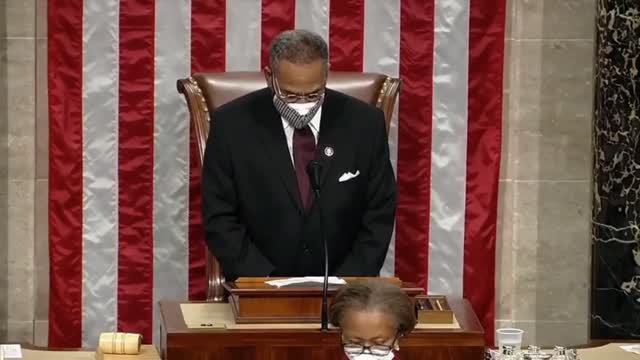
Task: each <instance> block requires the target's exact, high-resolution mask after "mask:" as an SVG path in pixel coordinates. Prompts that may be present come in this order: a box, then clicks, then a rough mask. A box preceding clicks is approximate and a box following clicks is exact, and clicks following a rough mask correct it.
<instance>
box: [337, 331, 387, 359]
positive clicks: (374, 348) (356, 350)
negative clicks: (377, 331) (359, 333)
mask: <svg viewBox="0 0 640 360" xmlns="http://www.w3.org/2000/svg"><path fill="white" fill-rule="evenodd" d="M340 338H342V334H340ZM397 340H398V334H396V336H395V337H394V338H393V342H392V343H391V345H369V346H366V345H362V344H355V343H344V342H343V343H342V348H343V349H344V352H345V353H347V354H350V355H360V354H364V352H365V350H366V351H368V352H369V353H370V354H371V355H374V356H386V355H387V354H389V353H390V352H391V350H393V345H394V344H395V343H396V341H397Z"/></svg>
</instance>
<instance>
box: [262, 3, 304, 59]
mask: <svg viewBox="0 0 640 360" xmlns="http://www.w3.org/2000/svg"><path fill="white" fill-rule="evenodd" d="M295 14H296V1H295V0H262V42H261V49H260V50H261V51H260V66H261V67H265V66H267V65H269V45H270V44H271V41H272V40H273V39H274V38H275V37H276V36H277V35H278V34H279V33H281V32H283V31H285V30H291V29H294V28H295V26H296V18H295V16H296V15H295Z"/></svg>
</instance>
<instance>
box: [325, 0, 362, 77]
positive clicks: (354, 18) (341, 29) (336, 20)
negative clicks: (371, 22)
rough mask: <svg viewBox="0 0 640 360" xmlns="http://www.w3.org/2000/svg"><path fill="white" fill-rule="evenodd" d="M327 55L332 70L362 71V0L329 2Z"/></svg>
mask: <svg viewBox="0 0 640 360" xmlns="http://www.w3.org/2000/svg"><path fill="white" fill-rule="evenodd" d="M329 55H330V61H329V62H330V64H331V70H333V71H362V66H363V61H364V60H363V59H364V0H341V1H331V2H330V4H329Z"/></svg>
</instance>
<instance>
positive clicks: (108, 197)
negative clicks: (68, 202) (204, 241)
mask: <svg viewBox="0 0 640 360" xmlns="http://www.w3.org/2000/svg"><path fill="white" fill-rule="evenodd" d="M118 10H119V8H118V1H117V0H85V1H84V9H83V25H82V29H83V36H82V42H83V45H82V53H83V65H82V66H83V68H82V71H83V73H84V74H85V76H83V77H82V79H83V80H82V82H83V83H82V88H83V94H82V108H83V119H82V150H83V159H82V161H83V164H82V165H83V170H82V182H83V197H82V202H83V203H82V207H83V213H82V214H83V215H82V216H83V223H82V346H83V347H95V346H96V344H97V343H98V337H99V334H100V332H102V331H114V330H116V325H117V324H116V320H117V295H118V294H117V289H118V281H117V280H118V179H117V177H118V173H117V170H118V137H117V136H118ZM67 310H68V311H72V310H74V309H67Z"/></svg>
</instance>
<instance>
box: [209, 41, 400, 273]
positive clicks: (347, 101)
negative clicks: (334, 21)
mask: <svg viewBox="0 0 640 360" xmlns="http://www.w3.org/2000/svg"><path fill="white" fill-rule="evenodd" d="M328 68H329V65H328V50H327V44H326V42H325V41H324V40H323V39H322V38H321V37H320V36H319V35H317V34H314V33H311V32H308V31H303V30H293V31H286V32H284V33H282V34H280V35H279V36H278V37H276V39H274V41H273V42H272V43H271V46H270V66H268V67H266V68H265V69H264V72H265V77H266V80H267V85H268V86H266V87H265V88H264V89H261V90H258V91H255V92H252V93H250V94H248V95H246V96H243V97H241V98H238V99H236V100H234V101H232V102H230V103H227V104H225V105H223V106H221V107H219V108H218V109H217V110H216V111H215V112H214V113H213V114H212V115H211V129H210V133H209V137H208V142H207V146H206V150H205V155H204V161H203V169H202V197H203V224H204V229H205V236H206V242H207V246H208V247H209V249H210V251H211V252H212V253H213V254H214V255H215V256H216V257H217V258H218V260H219V262H220V264H221V267H222V271H223V273H224V275H225V277H226V279H227V280H233V279H235V278H237V277H240V276H305V275H322V274H323V273H324V253H323V242H322V237H323V236H324V238H325V239H326V241H327V246H328V258H329V273H330V274H331V275H337V276H377V275H378V273H379V271H380V268H381V267H382V263H383V261H384V258H385V255H386V252H387V248H388V246H389V240H390V238H391V232H392V229H393V222H394V214H395V201H396V184H395V178H394V174H393V170H392V168H391V163H390V161H389V147H388V144H387V136H386V131H385V123H384V115H383V112H382V111H381V110H379V109H377V108H375V107H373V106H371V105H368V104H366V103H364V102H362V101H360V100H357V99H355V98H353V97H350V96H347V95H345V94H343V93H339V92H337V91H333V90H331V89H328V88H326V87H325V86H326V82H327V74H328ZM310 162H314V168H313V169H311V166H310V165H309V163H310ZM310 172H311V173H312V175H313V176H315V177H316V180H314V179H313V178H312V179H310V177H309V173H310ZM312 181H316V182H317V184H313V183H312ZM314 185H317V186H318V187H319V188H320V198H319V200H318V199H316V198H315V196H314V192H313V190H312V186H314Z"/></svg>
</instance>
